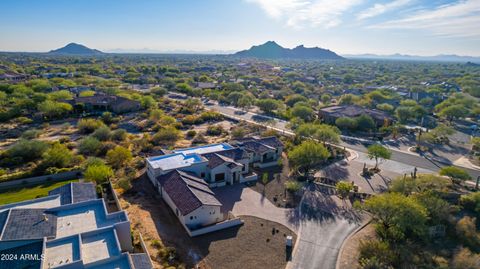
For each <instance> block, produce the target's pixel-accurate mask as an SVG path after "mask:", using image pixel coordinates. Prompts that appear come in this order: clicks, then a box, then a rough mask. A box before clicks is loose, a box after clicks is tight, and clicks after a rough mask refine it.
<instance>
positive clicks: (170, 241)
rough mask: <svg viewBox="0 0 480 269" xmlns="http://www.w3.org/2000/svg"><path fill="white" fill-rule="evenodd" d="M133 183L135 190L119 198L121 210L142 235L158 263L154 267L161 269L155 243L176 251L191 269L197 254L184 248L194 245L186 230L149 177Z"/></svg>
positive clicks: (154, 260)
mask: <svg viewBox="0 0 480 269" xmlns="http://www.w3.org/2000/svg"><path fill="white" fill-rule="evenodd" d="M132 183H133V184H132V185H133V188H132V189H131V190H129V191H128V192H126V193H124V194H121V195H120V197H119V198H120V200H121V204H122V208H123V209H124V210H125V211H127V213H128V217H129V219H130V221H131V223H132V228H133V229H134V230H136V231H139V232H140V233H141V234H142V236H143V238H144V241H145V243H146V245H147V247H148V248H149V249H148V250H149V252H150V256H151V258H152V260H153V262H154V263H155V268H162V267H161V265H160V263H159V262H156V260H158V249H157V248H156V247H154V246H152V243H153V242H154V241H155V240H158V241H160V242H162V244H163V245H164V246H167V247H174V248H176V252H177V255H178V256H179V259H180V260H182V261H183V262H184V263H185V264H186V265H187V268H191V267H192V266H193V265H194V264H195V263H196V262H198V260H196V259H195V253H198V251H196V250H195V249H188V248H187V247H185V246H189V247H191V246H192V245H193V242H192V241H191V239H190V237H188V235H187V234H186V232H185V231H184V230H183V227H182V226H181V224H180V222H179V221H178V220H177V218H176V217H175V216H174V215H173V213H172V212H171V210H170V208H169V207H168V205H167V204H165V202H163V200H161V199H160V198H159V197H158V196H157V195H156V193H155V191H154V189H153V186H152V184H151V183H150V182H149V181H148V179H147V177H146V176H142V177H140V178H139V179H137V180H135V181H133V182H132ZM189 252H190V255H189ZM200 268H208V267H206V266H203V267H200Z"/></svg>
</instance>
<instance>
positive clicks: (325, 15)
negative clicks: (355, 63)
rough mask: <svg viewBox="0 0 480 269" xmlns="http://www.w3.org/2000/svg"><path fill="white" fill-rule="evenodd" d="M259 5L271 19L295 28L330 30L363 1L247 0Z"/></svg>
mask: <svg viewBox="0 0 480 269" xmlns="http://www.w3.org/2000/svg"><path fill="white" fill-rule="evenodd" d="M247 1H248V2H251V3H255V4H257V5H259V6H260V7H261V8H262V9H263V10H264V11H265V12H266V13H267V14H268V15H269V16H270V17H272V18H275V19H279V20H285V22H286V25H288V26H290V27H293V28H302V27H305V26H313V27H323V28H330V27H334V26H337V25H339V24H340V23H341V16H342V15H343V14H344V13H345V12H347V11H348V10H350V9H351V8H352V7H353V6H355V5H357V4H359V3H361V2H363V0H247Z"/></svg>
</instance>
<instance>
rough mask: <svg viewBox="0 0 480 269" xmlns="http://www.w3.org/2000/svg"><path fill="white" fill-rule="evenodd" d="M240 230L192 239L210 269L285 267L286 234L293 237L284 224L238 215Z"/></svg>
mask: <svg viewBox="0 0 480 269" xmlns="http://www.w3.org/2000/svg"><path fill="white" fill-rule="evenodd" d="M240 218H241V219H242V220H243V221H244V222H245V223H244V225H242V226H239V227H233V228H229V229H226V230H223V231H220V232H215V233H211V234H206V235H202V236H199V237H196V238H194V239H193V241H194V242H195V245H196V246H197V247H198V248H199V249H201V250H202V256H204V257H205V260H206V261H207V264H208V265H209V266H211V268H221V269H246V268H268V269H276V268H282V269H283V268H285V266H286V264H287V256H289V254H287V250H286V247H285V239H286V236H287V235H292V236H293V242H295V240H296V235H295V234H294V233H293V232H292V231H290V230H289V229H288V228H286V227H285V226H283V225H280V224H278V223H276V222H271V221H268V220H264V219H260V218H256V217H251V216H240Z"/></svg>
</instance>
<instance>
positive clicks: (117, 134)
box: [111, 129, 127, 141]
mask: <svg viewBox="0 0 480 269" xmlns="http://www.w3.org/2000/svg"><path fill="white" fill-rule="evenodd" d="M111 138H112V140H114V141H124V140H125V139H127V131H125V129H117V130H115V131H113V132H112V133H111Z"/></svg>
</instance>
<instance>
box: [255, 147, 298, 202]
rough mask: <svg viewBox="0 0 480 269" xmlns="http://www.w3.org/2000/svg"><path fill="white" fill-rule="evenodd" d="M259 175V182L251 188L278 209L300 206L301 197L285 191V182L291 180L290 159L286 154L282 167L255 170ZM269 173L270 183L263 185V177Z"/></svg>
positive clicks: (283, 157)
mask: <svg viewBox="0 0 480 269" xmlns="http://www.w3.org/2000/svg"><path fill="white" fill-rule="evenodd" d="M255 173H257V174H258V180H257V181H256V182H253V184H254V185H252V186H251V188H252V189H253V190H255V191H257V192H259V193H260V194H262V195H265V197H266V198H267V199H268V200H269V201H270V202H272V203H273V204H274V205H276V206H278V207H286V208H293V207H296V206H297V205H298V203H299V202H300V199H301V195H298V194H297V195H294V194H290V193H288V192H287V191H286V190H285V182H287V181H288V180H289V176H288V175H289V173H290V167H289V165H288V158H287V157H286V155H285V154H283V156H282V166H281V167H279V166H274V167H270V168H267V169H261V170H255ZM264 173H268V183H267V184H266V185H263V183H262V176H263V174H264Z"/></svg>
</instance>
